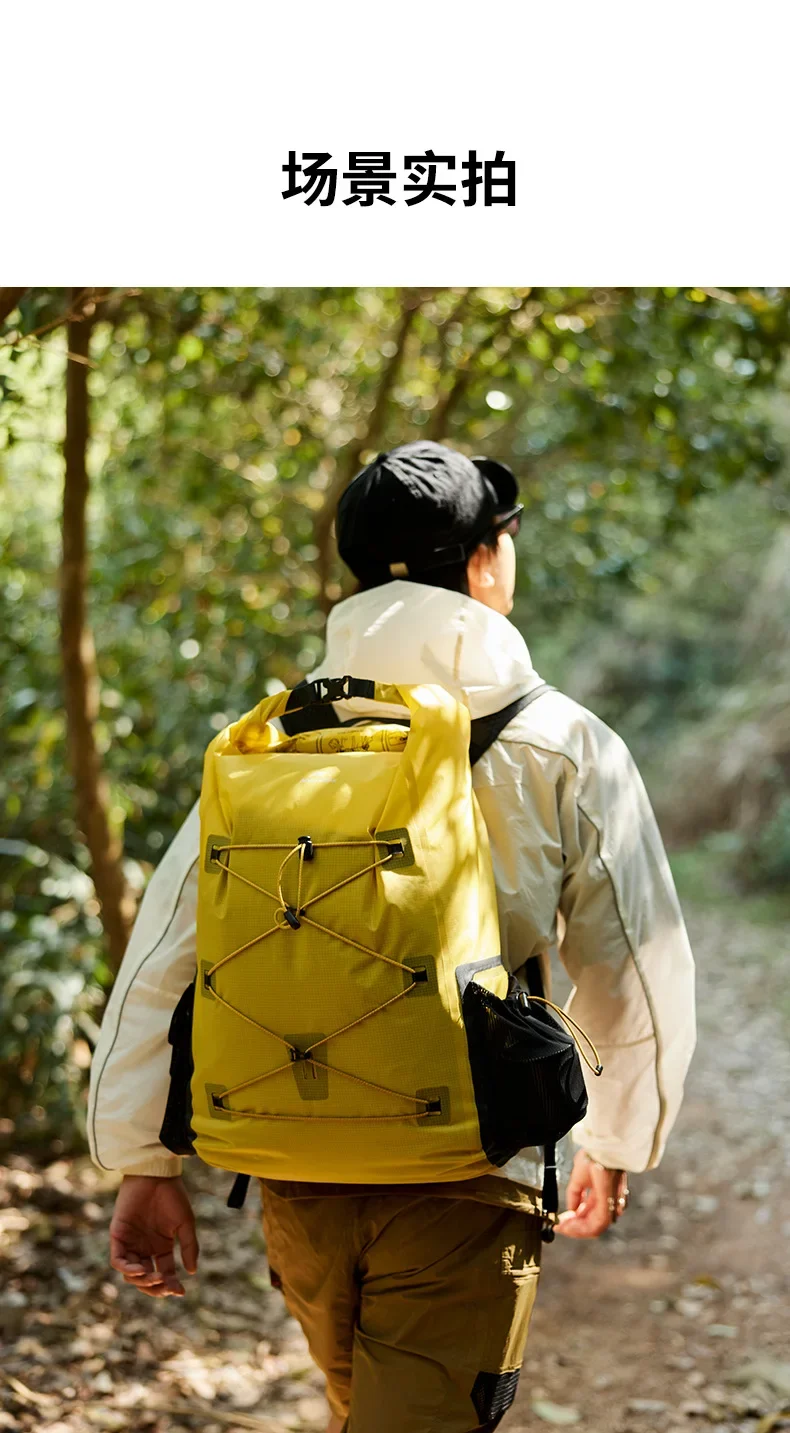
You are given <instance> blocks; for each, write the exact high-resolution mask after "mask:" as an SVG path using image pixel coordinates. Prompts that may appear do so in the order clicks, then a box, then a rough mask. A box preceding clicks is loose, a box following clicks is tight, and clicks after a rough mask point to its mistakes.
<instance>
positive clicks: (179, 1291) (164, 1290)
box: [125, 1279, 184, 1299]
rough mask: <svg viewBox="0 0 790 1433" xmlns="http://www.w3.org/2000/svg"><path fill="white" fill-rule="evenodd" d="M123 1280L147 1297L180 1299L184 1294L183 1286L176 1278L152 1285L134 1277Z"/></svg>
mask: <svg viewBox="0 0 790 1433" xmlns="http://www.w3.org/2000/svg"><path fill="white" fill-rule="evenodd" d="M125 1282H126V1283H127V1284H129V1285H130V1286H131V1288H133V1289H137V1290H138V1292H139V1293H141V1294H147V1296H148V1298H150V1299H168V1298H179V1299H180V1298H183V1296H184V1289H183V1286H182V1285H181V1284H180V1283H179V1282H178V1280H175V1281H174V1282H173V1283H172V1284H171V1283H161V1284H152V1285H147V1284H140V1283H138V1282H137V1281H136V1280H134V1279H126V1280H125Z"/></svg>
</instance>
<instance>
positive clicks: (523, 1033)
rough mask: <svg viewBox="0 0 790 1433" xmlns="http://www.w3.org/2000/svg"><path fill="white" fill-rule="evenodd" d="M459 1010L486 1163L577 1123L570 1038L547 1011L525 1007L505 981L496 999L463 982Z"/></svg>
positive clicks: (578, 1072) (578, 1086)
mask: <svg viewBox="0 0 790 1433" xmlns="http://www.w3.org/2000/svg"><path fill="white" fill-rule="evenodd" d="M461 1009H462V1012H463V1018H464V1025H465V1028H466V1040H467V1048H468V1051H469V1064H470V1067H471V1071H472V1083H473V1086H474V1092H475V1103H476V1105H477V1115H478V1120H479V1124H480V1142H481V1144H482V1146H483V1149H484V1151H485V1154H486V1158H487V1159H488V1160H489V1161H490V1163H491V1164H494V1165H496V1166H498V1167H499V1166H501V1165H503V1164H506V1163H507V1161H508V1160H509V1159H512V1157H513V1155H514V1154H517V1153H518V1151H519V1150H520V1149H525V1148H526V1147H527V1146H529V1145H546V1144H552V1143H554V1142H555V1141H557V1140H559V1139H561V1138H562V1136H563V1135H565V1134H567V1133H568V1131H569V1130H570V1129H572V1128H573V1126H574V1125H575V1124H577V1123H578V1122H579V1120H581V1119H583V1118H584V1115H585V1113H586V1111H587V1090H586V1087H585V1084H584V1076H583V1075H582V1069H581V1062H580V1060H579V1056H578V1053H577V1051H576V1045H575V1043H574V1040H573V1038H572V1036H571V1035H569V1034H568V1032H567V1031H566V1030H565V1029H563V1027H562V1026H561V1025H560V1024H559V1021H557V1020H555V1019H554V1018H553V1016H552V1015H551V1014H550V1012H549V1011H548V1010H545V1009H544V1008H543V1007H542V1006H538V1005H530V1004H529V1002H528V999H527V997H526V996H525V993H524V992H523V991H522V990H521V987H520V986H519V985H518V982H517V981H515V980H514V979H513V977H512V976H511V978H510V985H509V988H508V993H507V995H506V997H505V999H504V1000H502V999H500V997H499V996H497V995H492V994H491V992H490V991H488V990H486V989H485V988H484V987H483V986H482V985H479V984H477V982H476V981H475V980H470V981H469V983H468V985H467V986H466V989H465V990H464V993H463V996H462V999H461Z"/></svg>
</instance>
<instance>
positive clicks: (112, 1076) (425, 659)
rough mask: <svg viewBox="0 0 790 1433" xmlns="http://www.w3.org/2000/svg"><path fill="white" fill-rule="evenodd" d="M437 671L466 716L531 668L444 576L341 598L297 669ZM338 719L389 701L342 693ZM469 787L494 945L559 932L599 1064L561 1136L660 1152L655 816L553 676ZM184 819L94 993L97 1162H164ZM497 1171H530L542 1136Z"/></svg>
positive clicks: (661, 1008)
mask: <svg viewBox="0 0 790 1433" xmlns="http://www.w3.org/2000/svg"><path fill="white" fill-rule="evenodd" d="M346 673H349V674H351V675H353V676H355V677H369V678H373V679H377V680H384V681H390V682H395V683H397V682H420V681H425V682H438V683H439V684H440V685H441V686H443V687H445V688H447V690H448V691H450V692H452V694H453V695H454V696H456V697H457V698H458V699H459V700H463V701H464V702H465V703H466V704H467V706H468V707H469V710H470V713H471V715H472V716H473V717H476V716H485V715H488V714H489V713H491V712H494V711H498V710H499V709H500V708H502V707H504V706H506V705H507V704H508V703H509V702H511V701H513V700H514V699H515V698H516V697H518V696H521V695H522V694H524V693H525V692H529V691H531V690H533V689H534V688H535V687H537V686H539V685H540V684H541V678H540V677H539V676H538V674H537V673H536V672H535V670H534V668H533V666H532V662H531V659H530V655H529V651H528V649H527V647H526V644H525V642H524V640H523V638H522V637H521V636H520V634H519V633H518V631H517V630H516V628H515V627H514V626H513V625H512V624H511V623H510V622H509V621H508V619H507V618H506V617H502V616H501V615H500V614H499V613H496V612H493V611H491V609H489V608H487V607H485V606H484V605H483V604H482V603H480V602H477V601H475V600H474V599H472V598H469V597H463V596H460V595H459V594H457V593H451V592H446V591H444V590H443V589H442V588H436V587H427V586H422V585H419V584H416V583H410V582H406V581H395V582H390V583H387V584H386V585H385V586H383V587H378V588H374V589H373V590H371V591H370V592H362V593H359V594H357V595H356V596H354V597H350V598H348V599H347V600H346V601H344V602H341V603H339V604H338V605H337V606H336V607H335V608H334V609H333V611H332V613H331V615H330V618H329V622H328V626H327V648H326V655H325V658H324V660H323V662H322V663H321V666H320V667H319V668H317V670H316V671H315V672H314V673H313V674H312V675H313V676H343V675H345V674H346ZM336 711H337V713H338V715H339V716H340V718H341V719H345V718H347V717H349V716H354V715H360V714H373V713H375V714H377V715H379V716H388V715H391V716H402V715H403V714H404V713H403V711H402V710H401V709H400V708H398V707H392V708H387V707H383V706H381V705H380V704H375V705H372V704H371V703H366V702H365V701H363V700H360V699H356V700H353V701H349V702H345V703H338V704H337V705H336ZM473 782H474V789H475V792H476V795H477V798H478V800H479V802H480V806H481V809H482V812H483V815H484V817H485V821H486V825H487V827H488V832H489V837H490V841H491V853H492V858H493V863H494V874H495V878H496V885H497V892H498V900H499V916H500V926H501V937H502V957H503V960H504V961H505V963H506V964H507V965H508V966H509V967H510V969H511V970H513V971H514V972H518V971H519V970H520V969H521V968H522V967H523V965H524V963H525V962H526V961H527V960H528V959H529V957H530V956H532V955H537V954H543V953H545V952H547V951H548V950H549V949H550V948H552V947H554V946H557V948H558V951H559V956H560V959H561V961H562V964H563V965H564V967H565V969H566V970H567V972H568V975H569V976H570V978H571V980H572V981H573V986H574V988H573V991H572V994H571V996H570V999H569V1002H568V1006H567V1008H568V1010H569V1012H570V1013H572V1015H573V1018H574V1019H575V1020H576V1021H578V1023H579V1024H580V1025H581V1026H582V1027H583V1028H584V1029H585V1030H586V1031H587V1032H588V1034H589V1035H590V1036H591V1037H592V1039H593V1040H594V1041H595V1043H596V1045H597V1046H598V1049H599V1051H600V1053H601V1059H602V1060H603V1063H604V1067H605V1069H604V1074H603V1075H602V1076H601V1078H600V1079H597V1080H596V1079H594V1078H593V1077H590V1078H589V1079H588V1090H589V1109H588V1113H587V1117H586V1119H585V1121H584V1123H583V1125H581V1126H579V1127H578V1128H577V1129H576V1130H575V1131H574V1140H575V1141H576V1142H577V1143H578V1144H580V1145H583V1146H584V1148H586V1149H587V1150H588V1151H589V1153H590V1154H591V1155H592V1156H593V1157H594V1158H595V1159H598V1160H600V1161H601V1163H603V1164H606V1165H608V1166H610V1167H615V1168H622V1169H628V1170H632V1171H634V1172H636V1171H640V1170H645V1169H649V1168H651V1167H653V1166H654V1165H655V1164H657V1163H658V1161H659V1159H660V1157H661V1154H662V1152H663V1149H664V1145H665V1143H666V1138H667V1135H668V1133H669V1131H670V1129H671V1127H672V1124H673V1122H674V1120H675V1117H676V1115H677V1112H678V1109H679V1107H680V1102H681V1098H682V1093H683V1081H684V1078H685V1074H686V1070H687V1068H688V1064H689V1060H690V1058H691V1054H692V1051H693V1048H694V1040H695V1020H694V966H693V960H692V956H691V950H690V947H689V942H688V937H687V935H686V929H685V926H684V923H683V917H682V915H681V912H680V907H679V905H678V900H677V895H676V893H675V887H674V884H673V881H672V876H671V874H670V870H669V865H668V862H667V858H666V854H665V852H664V848H663V844H662V841H661V837H660V834H659V831H658V827H657V825H656V821H655V817H654V815H653V812H652V810H651V807H650V803H649V800H648V797H647V793H646V791H645V788H644V785H643V783H642V780H641V777H640V776H639V773H638V771H637V769H636V766H635V765H634V762H633V760H632V758H631V756H630V754H629V752H628V750H627V748H626V746H625V745H624V743H623V742H622V741H621V739H620V738H619V737H618V736H616V735H615V733H614V732H612V731H611V730H610V729H609V727H607V726H606V725H605V724H604V723H603V722H602V721H600V720H599V719H598V718H597V717H596V716H594V715H593V714H592V713H591V712H589V711H586V710H585V708H584V707H581V706H579V704H578V703H577V702H575V701H573V700H572V699H571V698H570V697H567V696H564V695H563V694H562V693H560V692H553V691H549V692H544V693H543V694H542V695H541V696H539V697H537V698H536V700H535V701H534V702H533V703H532V704H531V705H530V706H528V707H527V708H526V709H525V710H524V711H523V712H521V713H520V714H519V715H518V716H517V717H516V718H515V719H514V720H513V721H512V722H510V723H509V725H508V726H507V727H506V728H505V730H504V732H503V733H502V735H501V737H500V738H499V740H498V741H496V742H495V743H494V745H493V746H492V747H491V748H490V750H489V751H488V753H487V754H486V755H485V756H484V757H483V758H482V760H480V761H479V762H478V764H477V765H476V766H475V768H474V774H473ZM198 851H199V823H198V814H197V807H194V808H193V809H192V811H191V812H190V813H189V815H188V816H187V818H186V820H185V822H184V824H183V826H182V827H181V829H180V831H179V832H178V835H177V836H176V837H175V840H174V841H173V843H172V844H171V846H170V848H169V849H168V851H167V852H166V854H165V856H164V857H163V859H162V861H161V862H160V864H159V866H158V867H157V869H156V871H155V872H154V875H153V876H152V877H151V880H150V882H149V884H148V887H147V890H146V893H145V896H144V898H143V901H142V904H141V906H140V911H139V914H138V917H137V920H136V922H135V925H134V929H133V931H132V935H131V938H130V941H129V946H128V948H127V951H126V955H125V956H124V960H123V962H122V965H121V969H120V972H119V974H118V978H117V980H116V983H115V986H114V989H113V992H112V995H111V997H110V1000H109V1003H108V1006H107V1011H106V1014H105V1018H104V1022H103V1024H102V1030H101V1035H100V1038H99V1041H98V1044H97V1047H96V1052H95V1055H94V1060H93V1068H92V1071H91V1088H90V1099H89V1111H88V1132H89V1138H90V1144H91V1152H92V1155H93V1158H94V1160H95V1161H96V1163H97V1164H99V1165H101V1166H102V1167H105V1168H110V1169H121V1170H124V1171H125V1172H126V1173H138V1174H176V1173H178V1171H179V1169H180V1167H181V1161H180V1160H179V1159H178V1158H176V1157H175V1156H174V1155H171V1154H169V1153H168V1151H167V1150H165V1149H164V1148H163V1146H162V1145H161V1144H160V1143H159V1138H158V1135H159V1129H160V1127H161V1123H162V1117H163V1113H164V1107H165V1102H166V1098H167V1085H168V1070H169V1056H170V1048H169V1045H168V1043H167V1032H168V1028H169V1024H170V1017H171V1015H172V1012H173V1009H174V1007H175V1004H176V1002H177V1000H178V998H179V996H180V995H181V992H182V991H183V989H184V988H185V986H186V985H188V984H189V981H190V980H191V979H192V976H193V974H194V969H195V909H196V903H197V869H198V866H197V863H198ZM501 1173H502V1174H503V1175H504V1176H505V1177H508V1178H511V1179H515V1180H518V1181H519V1182H522V1183H525V1184H531V1185H538V1184H539V1183H540V1179H541V1173H540V1155H539V1152H538V1151H537V1150H525V1151H523V1152H522V1153H521V1154H520V1155H518V1156H516V1158H515V1159H513V1160H511V1161H510V1163H509V1164H508V1165H506V1166H505V1168H504V1170H502V1171H501Z"/></svg>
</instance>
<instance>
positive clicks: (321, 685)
mask: <svg viewBox="0 0 790 1433" xmlns="http://www.w3.org/2000/svg"><path fill="white" fill-rule="evenodd" d="M350 682H351V678H350V677H318V678H317V680H316V681H315V682H314V684H313V685H314V686H315V687H316V689H317V691H318V700H319V701H320V702H321V703H323V702H342V701H344V700H346V701H347V700H348V697H349V696H350V692H349V689H348V688H349V683H350Z"/></svg>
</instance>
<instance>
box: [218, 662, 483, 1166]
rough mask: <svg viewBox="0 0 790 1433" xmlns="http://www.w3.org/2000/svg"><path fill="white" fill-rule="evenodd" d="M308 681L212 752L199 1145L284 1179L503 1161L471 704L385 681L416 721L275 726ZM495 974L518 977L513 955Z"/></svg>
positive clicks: (386, 697) (225, 1160)
mask: <svg viewBox="0 0 790 1433" xmlns="http://www.w3.org/2000/svg"><path fill="white" fill-rule="evenodd" d="M289 695H290V694H289V693H288V692H280V693H278V694H277V695H276V696H274V697H270V698H268V699H267V700H265V701H263V702H261V703H260V704H259V705H258V706H257V707H256V708H255V709H254V711H252V712H250V713H249V714H248V715H247V716H245V717H242V718H241V720H240V721H238V722H236V723H235V724H234V725H232V726H230V727H228V728H227V729H226V730H225V731H223V732H221V733H220V734H219V736H217V737H216V738H215V740H214V741H213V742H212V743H211V745H210V747H209V748H208V751H207V753H206V760H205V767H204V776H203V788H202V793H201V800H200V818H201V847H202V856H201V871H200V878H199V890H198V916H197V954H198V980H197V996H196V1000H195V1017H194V1030H193V1048H194V1058H195V1073H194V1077H193V1082H192V1094H193V1111H194V1113H193V1127H194V1129H195V1132H196V1151H197V1153H198V1154H199V1155H200V1156H201V1158H203V1159H204V1160H205V1161H206V1162H207V1163H209V1164H213V1165H218V1166H220V1167H224V1168H227V1169H232V1170H237V1171H239V1172H241V1173H246V1174H252V1175H259V1176H264V1177H270V1178H273V1179H286V1180H316V1181H338V1182H349V1183H359V1182H366V1183H373V1184H385V1183H392V1182H398V1183H401V1184H408V1183H428V1182H433V1181H440V1182H444V1181H450V1180H456V1179H466V1178H473V1177H476V1176H479V1175H481V1174H485V1173H488V1172H490V1170H491V1165H490V1164H489V1162H488V1160H487V1159H486V1157H485V1155H484V1153H483V1151H482V1149H481V1145H480V1132H479V1127H478V1120H477V1112H476V1108H475V1101H474V1092H473V1088H472V1078H471V1073H470V1069H469V1061H468V1055H467V1047H466V1036H465V1032H464V1027H463V1021H462V1018H461V1007H460V995H459V989H458V983H457V980H456V969H457V967H458V966H459V965H462V964H464V963H466V962H468V961H480V960H484V959H486V958H488V959H490V960H496V958H497V957H498V954H499V931H498V922H497V907H496V894H495V888H494V879H493V872H492V868H491V860H490V855H489V850H488V839H487V834H486V828H485V825H484V822H483V819H482V816H481V814H480V811H479V808H478V806H477V802H476V799H475V797H474V795H473V792H472V783H471V771H470V766H469V714H468V711H467V710H466V708H465V707H464V706H462V705H461V704H460V703H458V702H456V701H455V700H454V698H452V697H451V696H449V695H448V693H447V692H445V691H444V690H443V689H442V688H441V687H434V686H429V685H422V686H418V687H409V686H399V687H392V686H390V685H387V684H379V683H377V684H376V698H377V699H378V700H379V701H382V702H389V703H399V704H402V705H405V706H406V707H407V708H408V709H409V712H410V716H411V726H410V729H409V730H408V733H407V732H406V731H405V729H400V730H398V729H396V728H387V727H378V728H376V726H375V724H368V725H366V726H364V727H356V728H353V727H352V728H346V729H345V730H344V731H342V732H341V733H338V732H337V731H336V729H329V730H328V731H327V730H325V731H323V732H316V733H303V734H301V735H300V736H298V737H296V738H295V737H286V736H284V735H283V733H282V732H280V731H279V730H278V728H277V727H276V726H275V725H274V724H273V722H274V718H276V717H277V716H279V715H281V713H282V712H283V711H284V709H285V706H286V703H287V701H288V698H289ZM300 837H309V839H310V841H311V842H312V852H311V851H310V848H309V847H306V846H305V844H304V843H302V844H300V840H299V838H300ZM484 978H485V983H486V985H487V986H488V988H489V989H492V990H494V991H495V992H496V993H497V994H500V995H503V994H504V993H505V990H506V986H507V975H506V973H505V971H504V969H503V968H502V967H501V965H496V966H495V967H493V968H492V969H491V970H489V971H486V972H485V977H484Z"/></svg>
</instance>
